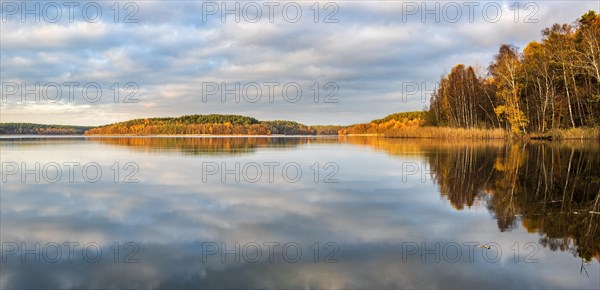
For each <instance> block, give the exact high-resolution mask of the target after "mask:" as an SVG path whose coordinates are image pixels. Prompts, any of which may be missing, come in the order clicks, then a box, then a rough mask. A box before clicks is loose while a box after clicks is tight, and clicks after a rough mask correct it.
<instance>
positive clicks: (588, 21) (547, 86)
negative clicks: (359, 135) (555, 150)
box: [426, 11, 600, 135]
mask: <svg viewBox="0 0 600 290" xmlns="http://www.w3.org/2000/svg"><path fill="white" fill-rule="evenodd" d="M599 112H600V15H598V14H597V13H596V12H594V11H589V12H588V13H586V14H584V15H583V16H582V17H581V18H580V19H578V20H577V21H576V22H575V23H574V24H554V25H553V26H552V27H549V28H546V29H544V30H543V31H542V39H541V41H540V42H537V41H532V42H530V43H529V44H528V45H527V46H526V47H525V48H524V49H523V51H522V52H521V51H519V49H518V48H516V47H514V46H512V45H508V44H503V45H501V47H500V49H499V51H498V54H497V55H496V56H495V58H494V60H493V62H492V63H491V64H490V65H489V67H488V68H487V75H486V76H478V75H477V72H476V69H475V68H473V67H471V66H465V65H463V64H458V65H456V66H455V67H454V68H452V70H451V72H450V73H449V74H448V75H446V76H443V77H442V78H441V80H440V82H439V85H438V88H437V90H436V92H435V93H434V94H433V96H432V98H431V103H430V109H429V111H428V114H427V118H426V121H427V123H428V124H430V125H433V126H448V127H455V128H500V129H505V130H510V131H512V132H513V133H514V134H518V135H521V134H527V133H532V132H536V133H544V132H548V131H551V130H557V129H568V128H578V127H595V126H598V125H600V113H599Z"/></svg>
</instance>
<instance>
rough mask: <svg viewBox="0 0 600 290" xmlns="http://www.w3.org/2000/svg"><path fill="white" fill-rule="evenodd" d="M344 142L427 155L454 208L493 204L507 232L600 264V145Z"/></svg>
mask: <svg viewBox="0 0 600 290" xmlns="http://www.w3.org/2000/svg"><path fill="white" fill-rule="evenodd" d="M340 140H341V141H343V142H349V143H353V144H357V145H367V146H372V147H374V148H376V149H378V150H383V151H385V152H387V153H389V154H390V155H394V156H397V155H415V154H420V155H424V156H425V158H426V159H427V161H428V163H429V166H430V171H431V172H432V179H433V180H434V182H435V183H436V184H437V185H438V186H439V188H440V193H441V194H442V195H443V196H445V197H446V198H448V200H449V201H450V203H451V204H452V206H453V207H454V208H456V209H458V210H461V209H463V208H464V207H465V206H466V207H470V206H473V205H476V204H478V203H480V202H485V203H486V204H487V208H488V209H489V210H490V212H491V213H493V215H494V217H495V218H496V220H497V223H498V227H499V229H500V230H501V231H508V230H511V229H512V228H514V227H515V226H517V224H518V223H519V222H520V224H521V225H522V226H523V227H524V228H525V229H527V231H529V232H538V233H539V234H540V244H542V245H544V246H546V247H548V248H550V249H552V250H560V251H568V252H571V253H573V255H577V256H579V257H581V258H582V259H584V260H586V261H589V260H591V259H592V258H593V257H596V259H598V260H600V227H599V226H598V221H599V219H600V214H599V212H600V146H599V145H598V144H594V143H592V142H588V143H543V142H542V143H525V144H523V143H516V144H507V143H498V142H474V141H468V142H460V141H459V142H453V143H441V141H435V140H401V141H398V140H395V139H385V138H368V137H362V138H350V137H346V138H344V139H340Z"/></svg>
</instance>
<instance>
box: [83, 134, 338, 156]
mask: <svg viewBox="0 0 600 290" xmlns="http://www.w3.org/2000/svg"><path fill="white" fill-rule="evenodd" d="M86 140H89V141H92V142H100V143H104V144H110V145H118V146H127V147H131V148H132V149H134V150H141V151H146V152H152V151H174V152H180V153H182V154H184V155H241V154H251V153H253V152H254V150H255V149H256V148H259V147H269V148H293V147H296V146H298V145H301V144H309V143H335V142H336V140H335V139H332V138H322V137H294V138H288V137H200V138H198V137H114V138H113V137H92V138H86Z"/></svg>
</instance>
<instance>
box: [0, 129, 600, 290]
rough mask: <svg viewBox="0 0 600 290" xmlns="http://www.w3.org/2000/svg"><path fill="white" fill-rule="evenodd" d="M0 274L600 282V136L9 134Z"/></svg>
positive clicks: (158, 284) (418, 283)
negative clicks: (565, 138) (454, 138)
mask: <svg viewBox="0 0 600 290" xmlns="http://www.w3.org/2000/svg"><path fill="white" fill-rule="evenodd" d="M0 152H1V161H2V168H1V170H2V174H1V175H2V190H1V195H0V201H1V206H0V234H1V235H0V236H1V238H0V240H1V243H2V248H1V249H2V262H1V263H0V267H1V268H0V287H1V288H2V289H25V288H38V289H39V288H62V289H80V288H114V289H142V288H208V289H216V288H219V289H222V288H231V289H240V288H248V289H257V288H280V289H281V288H283V289H291V288H293V289H298V288H328V289H330V288H352V289H365V288H386V289H390V288H411V289H456V288H470V289H487V288H507V289H524V288H542V289H549V288H552V289H568V288H569V289H572V288H578V289H598V285H600V264H599V260H600V226H599V225H598V224H599V221H600V145H599V144H598V143H597V142H591V141H589V142H584V141H572V142H560V143H559V142H554V143H551V142H531V143H519V142H514V143H512V142H502V141H490V142H476V141H443V140H425V139H421V140H416V139H413V140H411V139H386V138H378V137H341V136H340V137H271V138H269V137H82V136H75V137H35V136H21V137H13V136H10V137H9V136H3V138H2V139H0Z"/></svg>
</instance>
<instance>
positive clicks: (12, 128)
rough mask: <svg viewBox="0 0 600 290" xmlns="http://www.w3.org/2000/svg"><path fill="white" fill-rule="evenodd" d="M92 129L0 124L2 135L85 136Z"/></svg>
mask: <svg viewBox="0 0 600 290" xmlns="http://www.w3.org/2000/svg"><path fill="white" fill-rule="evenodd" d="M90 128H91V127H84V126H67V125H42V124H32V123H0V134H4V135H9V134H25V135H73V134H83V133H84V132H85V131H86V130H88V129H90Z"/></svg>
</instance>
